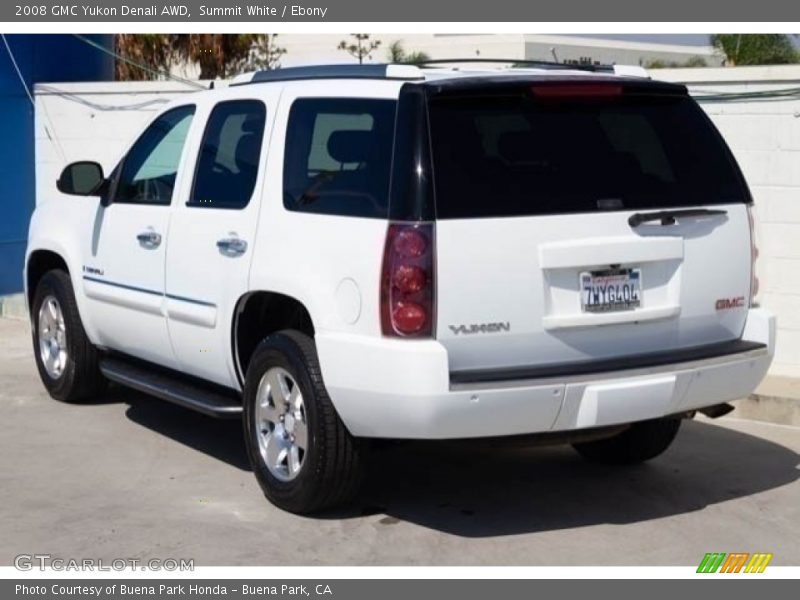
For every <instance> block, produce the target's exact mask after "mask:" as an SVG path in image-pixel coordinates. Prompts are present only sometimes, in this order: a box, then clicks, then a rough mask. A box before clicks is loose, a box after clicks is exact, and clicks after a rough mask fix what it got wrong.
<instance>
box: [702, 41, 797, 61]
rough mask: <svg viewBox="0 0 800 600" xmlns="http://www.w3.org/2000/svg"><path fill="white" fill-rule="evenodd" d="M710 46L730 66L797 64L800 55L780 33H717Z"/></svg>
mask: <svg viewBox="0 0 800 600" xmlns="http://www.w3.org/2000/svg"><path fill="white" fill-rule="evenodd" d="M711 45H712V46H714V47H715V48H716V49H717V50H720V51H721V52H722V53H723V54H724V55H725V58H726V59H727V62H728V64H730V65H732V66H733V65H777V64H788V63H794V62H798V60H800V54H798V51H797V49H796V48H795V47H794V45H793V44H792V40H791V39H790V37H789V36H788V35H785V34H782V33H763V34H762V33H758V34H749V33H718V34H714V35H712V36H711Z"/></svg>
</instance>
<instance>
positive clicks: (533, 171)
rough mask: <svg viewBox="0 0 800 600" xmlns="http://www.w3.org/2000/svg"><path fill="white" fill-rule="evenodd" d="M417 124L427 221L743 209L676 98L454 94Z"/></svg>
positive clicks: (725, 169) (440, 99)
mask: <svg viewBox="0 0 800 600" xmlns="http://www.w3.org/2000/svg"><path fill="white" fill-rule="evenodd" d="M573 87H574V86H573ZM429 115H430V131H431V150H432V158H433V170H434V186H435V194H436V216H437V218H439V219H458V218H473V217H507V216H523V215H549V214H561V213H575V212H593V211H602V210H641V209H657V208H658V209H663V208H674V207H679V206H692V205H708V204H723V203H731V202H747V201H749V194H748V192H747V189H746V187H745V185H744V182H743V180H742V177H741V174H740V172H739V170H738V167H737V166H736V164H735V162H734V160H733V157H732V155H731V154H730V152H729V151H728V149H727V147H726V146H725V144H724V142H723V141H722V138H721V137H720V135H719V134H718V132H717V131H716V129H715V128H714V127H713V125H712V124H711V122H710V121H709V119H708V118H707V117H706V116H705V114H704V113H703V112H702V110H701V109H700V107H699V106H698V105H697V104H696V103H695V102H694V101H693V100H692V99H691V98H689V97H688V96H681V95H642V94H626V93H625V94H623V93H619V94H617V95H616V96H611V95H601V96H599V97H596V98H594V97H591V96H589V95H586V94H579V95H576V96H574V97H571V96H570V95H569V94H567V95H566V96H565V97H555V95H554V94H548V95H547V97H546V98H537V97H536V95H535V94H534V93H531V91H530V89H527V90H524V91H516V92H513V91H511V92H510V91H506V92H504V93H503V94H502V95H498V94H494V95H487V94H483V95H475V96H470V95H466V94H463V93H462V94H459V95H458V96H455V97H454V96H449V97H448V96H434V97H433V98H431V99H430V103H429Z"/></svg>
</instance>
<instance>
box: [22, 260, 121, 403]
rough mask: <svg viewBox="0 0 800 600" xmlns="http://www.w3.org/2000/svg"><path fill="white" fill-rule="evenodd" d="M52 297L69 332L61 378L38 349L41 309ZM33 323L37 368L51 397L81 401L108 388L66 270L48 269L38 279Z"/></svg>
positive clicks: (33, 307) (66, 400)
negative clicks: (46, 300) (44, 361)
mask: <svg viewBox="0 0 800 600" xmlns="http://www.w3.org/2000/svg"><path fill="white" fill-rule="evenodd" d="M49 296H54V297H55V299H56V300H57V301H58V304H59V306H60V308H61V312H62V314H63V317H64V329H65V334H66V348H67V358H66V361H65V365H64V366H63V370H62V372H61V374H60V375H59V376H58V377H54V376H52V375H51V374H50V373H48V371H47V369H46V368H45V366H44V363H43V362H42V356H41V353H40V350H39V311H40V309H41V307H42V304H43V302H44V301H45V299H47V298H48V297H49ZM31 324H32V327H31V332H32V333H33V354H34V356H35V357H36V367H37V368H38V369H39V377H40V378H41V380H42V383H43V384H44V387H45V388H46V389H47V392H48V393H49V394H50V396H52V397H53V398H55V399H56V400H60V401H61V402H81V401H88V400H92V399H94V398H95V397H97V396H98V395H100V394H102V393H103V391H105V389H106V385H107V381H106V379H105V378H104V377H103V375H102V374H101V373H100V367H99V361H100V356H99V353H98V352H97V349H96V348H95V347H94V346H93V345H92V343H91V342H90V341H89V339H88V338H87V337H86V331H84V329H83V323H82V322H81V317H80V315H79V314H78V305H77V303H76V301H75V293H74V292H73V289H72V282H71V281H70V278H69V275H68V274H67V273H65V272H64V271H61V270H53V271H48V272H47V273H45V274H44V276H42V278H41V279H40V280H39V283H38V284H37V286H36V290H35V292H34V296H33V305H32V307H31Z"/></svg>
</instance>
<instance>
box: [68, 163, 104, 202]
mask: <svg viewBox="0 0 800 600" xmlns="http://www.w3.org/2000/svg"><path fill="white" fill-rule="evenodd" d="M105 185H106V178H105V176H104V175H103V167H101V166H100V165H99V164H98V163H96V162H93V161H88V160H84V161H79V162H74V163H70V164H68V165H67V166H66V167H64V170H63V171H61V176H60V177H59V178H58V181H56V187H57V188H58V191H59V192H62V193H64V194H72V195H73V196H100V195H101V194H102V193H103V188H104V187H105Z"/></svg>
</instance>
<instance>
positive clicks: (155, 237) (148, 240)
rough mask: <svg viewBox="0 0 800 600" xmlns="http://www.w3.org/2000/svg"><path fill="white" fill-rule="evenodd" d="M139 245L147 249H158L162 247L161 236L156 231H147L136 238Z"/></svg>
mask: <svg viewBox="0 0 800 600" xmlns="http://www.w3.org/2000/svg"><path fill="white" fill-rule="evenodd" d="M136 239H137V240H139V244H140V245H141V246H143V247H145V248H158V247H159V246H160V245H161V234H160V233H156V232H155V231H145V232H142V233H140V234H139V235H137V236H136Z"/></svg>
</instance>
